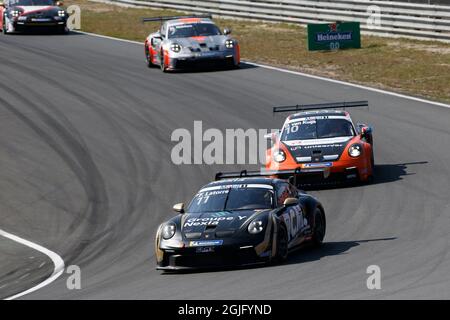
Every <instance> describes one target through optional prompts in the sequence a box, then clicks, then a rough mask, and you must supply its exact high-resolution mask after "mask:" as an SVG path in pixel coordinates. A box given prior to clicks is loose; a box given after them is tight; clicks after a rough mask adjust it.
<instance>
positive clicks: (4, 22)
mask: <svg viewBox="0 0 450 320" xmlns="http://www.w3.org/2000/svg"><path fill="white" fill-rule="evenodd" d="M3 34H9V32H8V27H7V22H6V16H3Z"/></svg>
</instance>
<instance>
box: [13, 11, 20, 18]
mask: <svg viewBox="0 0 450 320" xmlns="http://www.w3.org/2000/svg"><path fill="white" fill-rule="evenodd" d="M11 15H12V16H13V17H18V16H19V15H20V11H19V10H13V11H11Z"/></svg>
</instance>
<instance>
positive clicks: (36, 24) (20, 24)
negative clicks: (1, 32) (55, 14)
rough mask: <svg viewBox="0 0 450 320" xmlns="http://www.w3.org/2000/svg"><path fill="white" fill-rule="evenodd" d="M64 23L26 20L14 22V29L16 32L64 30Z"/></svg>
mask: <svg viewBox="0 0 450 320" xmlns="http://www.w3.org/2000/svg"><path fill="white" fill-rule="evenodd" d="M65 26H66V21H59V20H53V19H40V20H26V21H15V22H14V28H15V29H16V30H21V29H29V28H40V27H41V28H57V27H59V28H64V27H65Z"/></svg>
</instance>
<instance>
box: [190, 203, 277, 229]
mask: <svg viewBox="0 0 450 320" xmlns="http://www.w3.org/2000/svg"><path fill="white" fill-rule="evenodd" d="M271 210H272V209H262V210H237V211H218V212H205V213H185V215H184V216H183V219H182V227H181V228H182V232H184V233H185V234H189V233H198V234H203V233H204V232H205V231H206V232H208V231H213V232H221V231H236V230H237V229H239V228H241V226H242V225H243V224H245V223H246V222H247V221H248V220H249V218H250V217H252V216H254V215H259V214H263V213H264V212H270V211H271Z"/></svg>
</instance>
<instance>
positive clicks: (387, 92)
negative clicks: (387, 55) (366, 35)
mask: <svg viewBox="0 0 450 320" xmlns="http://www.w3.org/2000/svg"><path fill="white" fill-rule="evenodd" d="M72 32H77V33H81V34H85V35H89V36H92V37H99V38H104V39H109V40H116V41H122V42H127V43H133V44H138V45H143V44H144V43H143V42H138V41H132V40H126V39H120V38H115V37H110V36H103V35H100V34H96V33H90V32H84V31H72ZM242 62H243V63H245V64H248V65H252V66H256V67H260V68H264V69H269V70H274V71H279V72H284V73H290V74H294V75H298V76H302V77H307V78H312V79H317V80H323V81H328V82H333V83H337V84H341V85H345V86H350V87H355V88H359V89H364V90H368V91H373V92H378V93H383V94H386V95H390V96H394V97H398V98H403V99H409V100H413V101H417V102H422V103H427V104H432V105H435V106H439V107H443V108H450V104H446V103H443V102H437V101H431V100H427V99H423V98H418V97H412V96H408V95H406V94H401V93H396V92H392V91H387V90H383V89H377V88H372V87H367V86H364V85H361V84H356V83H351V82H346V81H341V80H335V79H330V78H325V77H321V76H315V75H312V74H307V73H303V72H299V71H293V70H287V69H283V68H278V67H273V66H268V65H265V64H260V63H255V62H249V61H242Z"/></svg>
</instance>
